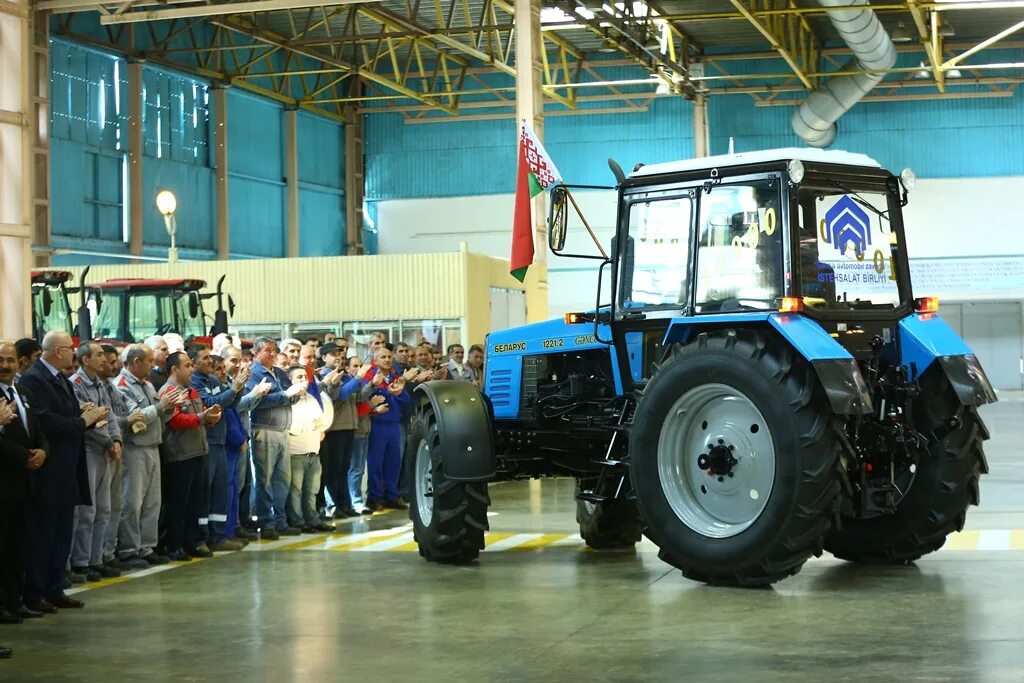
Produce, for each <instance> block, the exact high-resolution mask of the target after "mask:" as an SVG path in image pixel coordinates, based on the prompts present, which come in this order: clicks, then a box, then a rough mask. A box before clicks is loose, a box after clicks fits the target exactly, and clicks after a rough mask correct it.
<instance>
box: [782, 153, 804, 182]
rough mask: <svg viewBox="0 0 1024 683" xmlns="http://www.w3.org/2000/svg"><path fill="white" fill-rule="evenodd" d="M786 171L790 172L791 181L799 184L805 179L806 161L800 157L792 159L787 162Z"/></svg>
mask: <svg viewBox="0 0 1024 683" xmlns="http://www.w3.org/2000/svg"><path fill="white" fill-rule="evenodd" d="M786 172H787V173H789V181H790V182H791V183H793V184H794V185H799V184H800V183H801V182H803V179H804V162H802V161H800V160H799V159H790V161H789V163H788V164H786Z"/></svg>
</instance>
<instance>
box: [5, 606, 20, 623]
mask: <svg viewBox="0 0 1024 683" xmlns="http://www.w3.org/2000/svg"><path fill="white" fill-rule="evenodd" d="M23 621H24V619H22V618H21V617H19V616H18V615H17V614H14V613H13V612H8V611H7V610H5V609H0V624H20V623H21V622H23Z"/></svg>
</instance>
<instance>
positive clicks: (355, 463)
mask: <svg viewBox="0 0 1024 683" xmlns="http://www.w3.org/2000/svg"><path fill="white" fill-rule="evenodd" d="M369 446H370V440H369V439H367V438H366V437H362V438H356V439H355V440H353V441H352V462H351V463H350V464H349V468H348V495H349V496H350V497H351V498H352V507H354V508H356V507H362V506H363V473H364V472H365V471H366V453H367V449H368V448H369Z"/></svg>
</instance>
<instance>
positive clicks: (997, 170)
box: [708, 90, 1024, 178]
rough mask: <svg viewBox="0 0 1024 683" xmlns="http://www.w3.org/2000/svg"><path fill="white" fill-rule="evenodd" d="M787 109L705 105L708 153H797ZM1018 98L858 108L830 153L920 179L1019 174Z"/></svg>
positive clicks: (733, 100)
mask: <svg viewBox="0 0 1024 683" xmlns="http://www.w3.org/2000/svg"><path fill="white" fill-rule="evenodd" d="M792 113H793V109H792V108H791V107H755V106H754V103H753V101H752V100H751V99H750V98H748V97H746V96H727V97H716V98H713V99H712V100H711V103H710V105H709V112H708V117H709V127H710V129H711V133H712V135H711V151H712V153H713V154H724V153H725V152H727V151H728V141H729V137H733V138H735V149H736V151H737V152H742V151H750V150H757V149H769V148H772V147H791V146H797V147H799V146H802V143H801V141H800V139H799V138H797V136H796V135H794V134H793V131H792V128H791V126H790V124H789V119H790V116H792ZM1022 126H1024V95H1022V94H1021V93H1020V91H1019V90H1018V92H1017V93H1016V94H1015V95H1014V96H1013V97H1011V98H1005V99H981V100H932V101H922V102H913V103H905V102H862V103H860V104H858V105H857V106H856V107H854V108H853V109H852V110H850V111H849V112H848V113H847V114H846V115H845V116H843V118H841V119H840V120H839V123H838V127H839V134H838V136H837V138H836V142H835V144H834V145H833V148H834V149H843V150H847V151H850V152H862V153H864V154H868V155H869V156H871V157H873V158H875V159H877V160H878V162H879V163H881V164H882V165H883V166H885V167H886V168H889V169H890V170H895V171H898V170H899V169H901V168H904V167H907V166H909V167H910V168H913V169H914V170H915V172H916V173H917V174H918V175H919V176H921V177H928V178H962V177H984V176H1005V175H1021V174H1024V139H1022V138H1021V136H1020V134H1019V132H1020V130H1021V128H1022Z"/></svg>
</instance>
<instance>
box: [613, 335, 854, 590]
mask: <svg viewBox="0 0 1024 683" xmlns="http://www.w3.org/2000/svg"><path fill="white" fill-rule="evenodd" d="M837 430H838V421H837V419H836V417H835V416H834V415H833V413H832V410H831V407H830V405H829V402H828V400H827V398H826V396H825V394H824V391H823V390H822V389H821V387H820V385H819V383H818V381H817V377H816V376H815V373H814V371H813V368H811V366H810V365H809V364H808V363H807V362H806V361H804V360H803V358H801V357H799V356H797V355H796V354H795V353H794V351H793V349H792V348H791V347H790V346H789V345H788V344H786V343H785V342H783V341H782V340H780V339H778V338H777V337H775V336H774V335H771V336H770V333H765V332H759V331H752V330H740V331H736V330H721V331H715V332H711V333H704V334H700V335H699V336H698V337H697V338H696V340H695V341H693V342H692V343H690V344H687V345H685V346H680V345H676V346H675V347H674V348H673V349H672V351H671V356H670V358H669V359H668V360H666V362H665V363H663V364H662V365H661V367H660V368H659V369H658V371H657V373H656V374H655V375H654V377H653V378H652V379H651V380H650V382H649V383H648V385H647V387H646V388H645V389H644V391H643V395H642V397H641V399H640V402H639V405H638V406H637V410H636V416H635V418H634V420H633V426H632V429H631V430H630V449H629V451H630V468H631V475H632V483H633V487H634V490H635V492H636V494H637V499H638V503H639V506H640V509H641V512H642V514H643V517H644V520H645V522H646V527H645V530H644V533H645V534H646V535H647V536H648V537H649V538H650V539H651V540H652V541H654V543H656V544H657V545H658V546H659V548H661V553H660V557H661V559H663V560H664V561H666V562H668V563H669V564H671V565H674V566H675V567H678V568H679V569H680V570H682V573H683V576H685V577H687V578H689V579H693V580H695V581H702V582H705V583H709V584H715V585H733V586H763V585H767V584H771V583H773V582H775V581H779V580H780V579H783V578H785V577H787V576H790V575H792V574H795V573H796V572H798V571H799V570H800V568H801V567H802V566H803V563H804V562H805V561H806V560H807V558H809V557H810V556H811V555H815V554H820V552H821V550H822V545H823V542H824V537H825V535H826V534H827V533H828V531H829V530H830V529H831V526H832V520H833V517H834V515H835V514H836V511H837V508H838V503H839V493H840V483H839V473H838V469H837V461H838V457H839V453H840V442H839V439H838V431H837Z"/></svg>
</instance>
